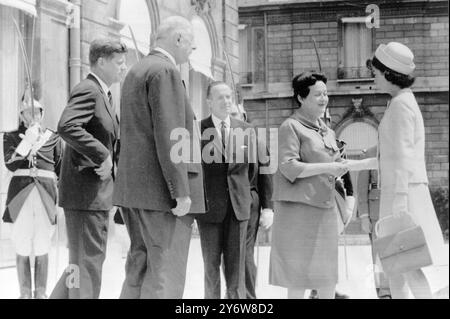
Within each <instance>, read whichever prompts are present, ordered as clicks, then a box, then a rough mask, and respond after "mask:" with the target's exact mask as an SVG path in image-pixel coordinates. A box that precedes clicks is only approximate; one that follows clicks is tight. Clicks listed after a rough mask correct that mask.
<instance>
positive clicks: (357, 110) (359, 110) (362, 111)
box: [342, 98, 375, 120]
mask: <svg viewBox="0 0 450 319" xmlns="http://www.w3.org/2000/svg"><path fill="white" fill-rule="evenodd" d="M352 104H353V105H352V107H350V108H349V109H348V110H347V112H345V114H344V116H343V117H342V119H343V120H345V119H347V118H354V119H361V118H363V117H370V118H373V119H375V116H374V114H373V113H372V112H371V111H370V110H369V108H368V107H367V106H365V105H363V99H362V98H355V99H352Z"/></svg>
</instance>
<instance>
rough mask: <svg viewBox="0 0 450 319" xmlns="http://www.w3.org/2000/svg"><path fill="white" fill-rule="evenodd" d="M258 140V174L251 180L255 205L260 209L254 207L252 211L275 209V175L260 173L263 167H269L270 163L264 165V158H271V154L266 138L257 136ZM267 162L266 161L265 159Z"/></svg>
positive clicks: (256, 168) (256, 162)
mask: <svg viewBox="0 0 450 319" xmlns="http://www.w3.org/2000/svg"><path fill="white" fill-rule="evenodd" d="M257 140H258V153H257V154H258V160H257V161H255V164H254V165H255V170H256V174H253V176H252V179H251V180H250V188H251V194H252V196H253V203H254V204H256V205H257V206H258V207H252V209H258V212H259V209H260V208H263V209H264V208H270V209H273V201H272V192H273V184H272V183H273V182H272V178H273V174H263V173H262V172H261V171H260V168H261V167H264V166H269V165H270V161H269V162H267V163H263V162H262V159H263V156H264V157H268V158H270V153H269V151H268V149H267V145H266V143H265V136H259V135H258V136H257ZM264 161H265V159H264Z"/></svg>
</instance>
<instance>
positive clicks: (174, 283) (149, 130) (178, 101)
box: [113, 16, 205, 299]
mask: <svg viewBox="0 0 450 319" xmlns="http://www.w3.org/2000/svg"><path fill="white" fill-rule="evenodd" d="M193 49H195V44H194V37H193V30H192V26H191V24H190V22H189V21H188V20H186V19H184V18H182V17H176V16H173V17H169V18H167V19H165V20H163V21H162V22H161V24H160V26H159V28H158V31H157V35H156V48H155V49H154V50H153V51H152V52H150V54H149V55H148V56H147V57H145V58H143V59H142V60H141V61H140V62H138V63H137V64H135V65H134V66H133V67H132V68H131V69H130V71H129V72H128V74H127V76H126V78H125V81H124V83H123V86H122V97H121V123H120V131H121V157H120V161H119V168H118V172H117V184H116V187H115V189H114V196H113V198H114V200H113V202H114V204H115V205H117V206H120V207H122V208H123V209H122V215H123V216H122V217H123V220H124V222H125V225H126V227H127V230H128V233H129V235H130V240H131V246H130V250H129V252H128V256H127V261H126V266H125V271H126V278H125V282H124V284H123V287H122V292H121V296H120V297H121V298H133V299H134V298H151V299H156V298H158V299H159V298H173V299H179V298H182V297H183V291H184V284H185V276H186V265H187V257H188V251H189V243H190V238H191V232H192V224H193V222H194V217H193V215H192V214H189V213H204V212H205V199H204V191H203V174H202V168H201V162H200V136H199V134H197V136H195V132H196V130H195V129H197V130H198V127H196V126H195V124H194V120H195V116H194V112H193V110H192V108H191V106H190V104H189V101H188V98H187V95H186V92H185V87H184V85H183V82H182V79H181V76H180V72H179V70H178V67H177V65H178V64H182V63H185V62H187V61H188V57H189V55H190V53H191V52H192V50H193ZM177 132H181V133H182V134H181V135H183V136H186V135H187V136H188V137H189V139H190V140H189V141H188V142H189V143H188V144H189V148H190V149H189V152H188V153H189V154H187V155H188V156H187V157H188V159H187V160H182V161H177V160H176V159H174V158H173V157H172V155H174V154H173V153H172V150H173V149H174V147H175V146H176V143H177V140H174V139H172V135H171V134H173V133H176V134H175V135H176V136H178V133H177ZM194 159H196V160H194Z"/></svg>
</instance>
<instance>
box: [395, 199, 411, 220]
mask: <svg viewBox="0 0 450 319" xmlns="http://www.w3.org/2000/svg"><path fill="white" fill-rule="evenodd" d="M404 214H408V194H403V193H397V194H395V197H394V201H393V203H392V216H394V218H399V217H401V216H402V215H404Z"/></svg>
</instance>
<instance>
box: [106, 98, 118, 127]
mask: <svg viewBox="0 0 450 319" xmlns="http://www.w3.org/2000/svg"><path fill="white" fill-rule="evenodd" d="M108 100H109V105H110V106H111V111H112V114H114V116H115V118H116V121H117V123H119V118H118V117H117V114H116V110H115V109H114V101H113V98H112V94H111V91H108Z"/></svg>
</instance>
